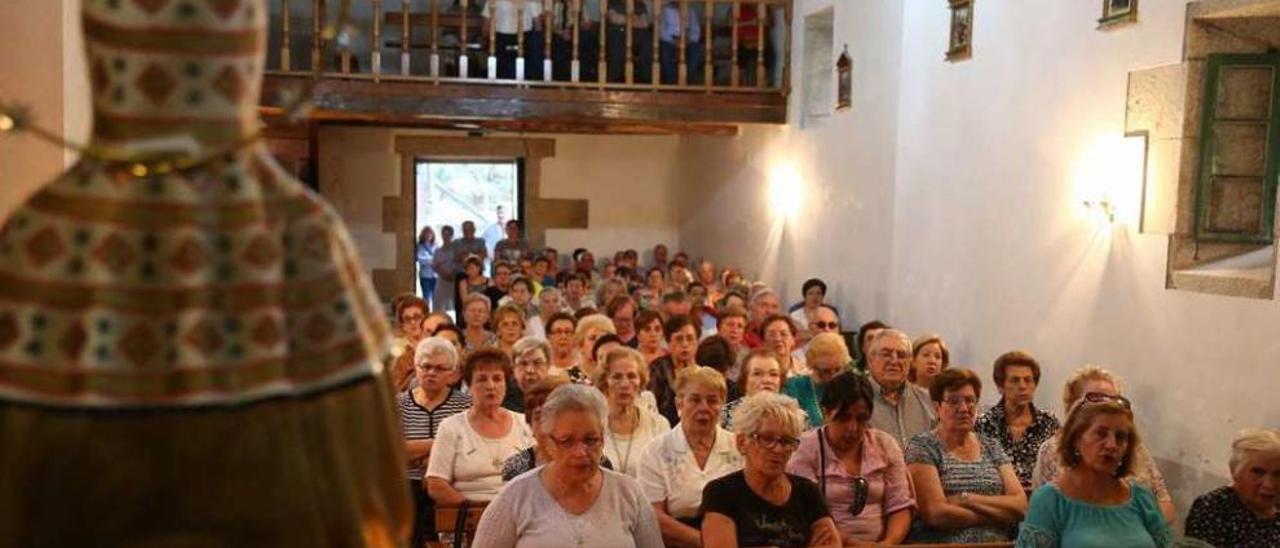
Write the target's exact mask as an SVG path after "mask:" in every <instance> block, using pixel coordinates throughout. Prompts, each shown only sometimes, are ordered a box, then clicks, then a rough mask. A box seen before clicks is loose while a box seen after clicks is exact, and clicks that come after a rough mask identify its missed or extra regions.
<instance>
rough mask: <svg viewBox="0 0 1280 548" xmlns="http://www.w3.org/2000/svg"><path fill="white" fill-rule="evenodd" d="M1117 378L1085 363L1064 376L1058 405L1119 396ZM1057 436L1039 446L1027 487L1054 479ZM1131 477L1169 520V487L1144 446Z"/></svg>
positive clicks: (1171, 512)
mask: <svg viewBox="0 0 1280 548" xmlns="http://www.w3.org/2000/svg"><path fill="white" fill-rule="evenodd" d="M1120 384H1121V383H1120V378H1119V377H1117V376H1116V375H1115V374H1113V373H1112V372H1110V371H1108V370H1106V369H1103V368H1101V367H1098V366H1096V365H1086V366H1084V367H1082V368H1080V369H1077V370H1076V371H1075V372H1074V373H1072V374H1071V377H1070V378H1068V379H1067V383H1066V385H1064V386H1063V389H1062V408H1063V409H1071V406H1072V405H1074V404H1075V402H1076V401H1079V400H1080V399H1081V398H1083V397H1085V396H1086V395H1089V394H1095V393H1096V394H1101V395H1104V396H1119V395H1120V394H1121V392H1120ZM1059 437H1060V436H1053V437H1051V438H1049V439H1047V440H1045V442H1044V443H1043V444H1041V445H1040V451H1039V452H1037V453H1036V464H1035V468H1033V469H1032V470H1031V489H1032V490H1033V491H1034V490H1036V489H1039V488H1040V486H1041V485H1044V484H1045V483H1048V482H1051V481H1053V480H1054V479H1056V478H1057V477H1058V475H1059V473H1060V471H1061V466H1060V464H1061V462H1060V461H1059V460H1058V456H1057V455H1058V442H1059ZM1129 472H1130V474H1131V475H1132V479H1133V480H1135V481H1139V482H1141V483H1142V484H1143V485H1145V486H1146V487H1147V488H1148V489H1150V490H1151V492H1152V493H1155V495H1156V501H1158V502H1159V503H1160V511H1161V512H1162V513H1164V518H1165V521H1167V522H1169V523H1173V521H1174V520H1175V519H1176V516H1177V513H1176V510H1175V509H1174V506H1173V496H1172V495H1171V494H1170V493H1169V488H1168V487H1166V486H1165V481H1164V475H1163V474H1161V473H1160V469H1159V468H1158V467H1156V461H1155V459H1154V458H1152V457H1151V454H1150V453H1148V452H1147V449H1146V447H1145V446H1139V447H1138V448H1137V453H1136V456H1135V458H1134V462H1133V466H1131V467H1130V468H1129Z"/></svg>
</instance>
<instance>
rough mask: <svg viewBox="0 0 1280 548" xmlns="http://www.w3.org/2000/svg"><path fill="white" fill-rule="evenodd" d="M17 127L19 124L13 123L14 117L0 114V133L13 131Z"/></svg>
mask: <svg viewBox="0 0 1280 548" xmlns="http://www.w3.org/2000/svg"><path fill="white" fill-rule="evenodd" d="M17 125H18V124H17V122H14V121H13V117H12V116H9V115H8V114H0V131H13V128H14V127H16V126H17Z"/></svg>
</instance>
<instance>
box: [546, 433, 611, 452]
mask: <svg viewBox="0 0 1280 548" xmlns="http://www.w3.org/2000/svg"><path fill="white" fill-rule="evenodd" d="M550 439H551V441H553V442H555V444H556V447H559V448H560V450H561V451H570V450H572V449H573V448H574V447H577V446H579V445H581V446H582V447H583V448H584V449H586V450H587V451H595V450H596V449H599V448H600V446H601V445H604V438H598V437H595V436H587V437H585V438H582V439H574V438H572V437H568V438H556V437H550Z"/></svg>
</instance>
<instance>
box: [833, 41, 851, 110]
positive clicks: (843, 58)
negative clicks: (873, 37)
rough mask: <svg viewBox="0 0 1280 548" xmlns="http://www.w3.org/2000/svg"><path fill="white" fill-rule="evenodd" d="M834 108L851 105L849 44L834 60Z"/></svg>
mask: <svg viewBox="0 0 1280 548" xmlns="http://www.w3.org/2000/svg"><path fill="white" fill-rule="evenodd" d="M836 76H837V78H836V110H847V109H848V108H849V107H850V106H852V105H853V59H852V58H851V57H849V44H845V45H844V52H842V53H841V54H840V58H839V59H837V60H836Z"/></svg>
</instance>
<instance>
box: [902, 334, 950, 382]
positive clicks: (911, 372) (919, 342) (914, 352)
mask: <svg viewBox="0 0 1280 548" xmlns="http://www.w3.org/2000/svg"><path fill="white" fill-rule="evenodd" d="M931 344H937V345H938V350H939V351H940V352H941V353H942V367H940V368H939V370H942V369H946V368H947V367H949V366H950V365H951V349H950V348H948V347H947V341H944V340H942V335H938V334H937V333H926V334H924V335H920V336H919V337H916V340H915V341H913V342H912V343H911V362H912V364H911V367H910V368H908V369H907V380H909V381H911V382H916V366H915V359H916V358H918V357H920V352H921V351H922V350H924V347H926V346H929V345H931Z"/></svg>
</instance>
